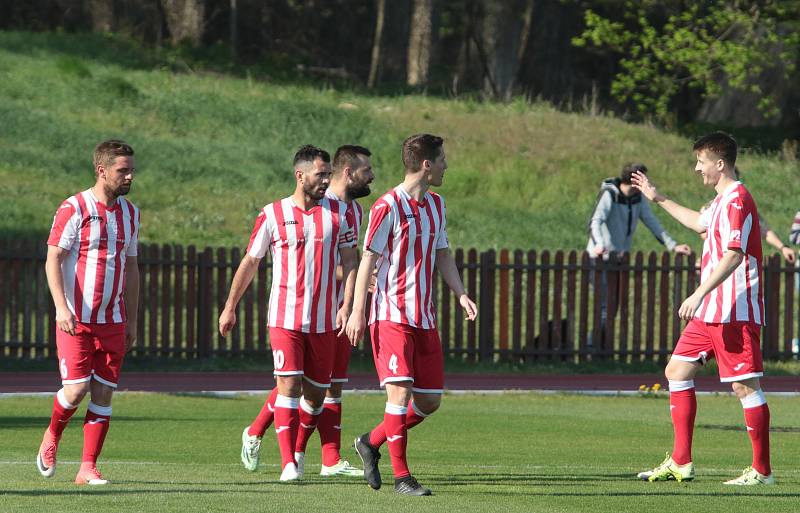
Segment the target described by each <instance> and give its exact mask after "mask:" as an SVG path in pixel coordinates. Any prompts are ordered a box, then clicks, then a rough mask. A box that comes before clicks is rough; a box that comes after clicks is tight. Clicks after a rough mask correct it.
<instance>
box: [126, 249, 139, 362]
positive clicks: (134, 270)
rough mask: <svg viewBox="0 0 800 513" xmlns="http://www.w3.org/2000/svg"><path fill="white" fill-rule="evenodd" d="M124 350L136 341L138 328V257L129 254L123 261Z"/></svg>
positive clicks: (127, 349)
mask: <svg viewBox="0 0 800 513" xmlns="http://www.w3.org/2000/svg"><path fill="white" fill-rule="evenodd" d="M125 315H126V317H127V319H126V321H127V324H126V326H125V352H126V353H127V352H128V351H130V350H131V348H132V347H133V345H134V344H135V343H136V335H137V333H136V332H137V330H138V328H139V322H138V321H139V258H138V257H135V256H129V257H128V259H127V260H126V261H125Z"/></svg>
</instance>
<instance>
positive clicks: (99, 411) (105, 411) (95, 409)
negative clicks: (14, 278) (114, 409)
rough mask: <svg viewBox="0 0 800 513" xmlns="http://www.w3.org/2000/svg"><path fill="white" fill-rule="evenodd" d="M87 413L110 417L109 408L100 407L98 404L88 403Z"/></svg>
mask: <svg viewBox="0 0 800 513" xmlns="http://www.w3.org/2000/svg"><path fill="white" fill-rule="evenodd" d="M89 411H90V412H92V413H94V414H95V415H103V416H104V417H110V416H111V406H100V405H99V404H94V403H93V402H92V401H89Z"/></svg>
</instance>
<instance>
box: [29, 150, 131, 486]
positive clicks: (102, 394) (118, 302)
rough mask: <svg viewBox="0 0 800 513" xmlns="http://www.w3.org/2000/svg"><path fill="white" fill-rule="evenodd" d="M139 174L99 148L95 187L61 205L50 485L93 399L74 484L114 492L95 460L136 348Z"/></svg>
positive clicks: (52, 253)
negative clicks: (63, 444) (63, 445)
mask: <svg viewBox="0 0 800 513" xmlns="http://www.w3.org/2000/svg"><path fill="white" fill-rule="evenodd" d="M134 172H135V167H134V158H133V148H131V147H130V146H129V145H128V144H126V143H125V142H123V141H117V140H109V141H105V142H102V143H100V144H98V145H97V146H96V147H95V149H94V173H95V184H94V185H93V186H92V187H91V188H90V189H87V190H85V191H83V192H80V193H78V194H76V195H74V196H71V197H70V198H68V199H67V200H66V201H64V203H62V204H61V206H60V207H59V209H58V210H57V211H56V214H55V218H54V220H53V226H52V228H51V229H50V237H49V238H48V239H47V245H48V248H47V262H46V264H45V272H46V274H47V283H48V285H49V287H50V293H51V294H52V296H53V303H54V304H55V309H56V329H57V331H56V347H57V350H58V368H59V371H60V372H61V384H62V388H61V389H60V390H59V391H58V393H57V394H56V397H55V401H54V402H53V412H52V415H51V418H50V426H49V427H48V428H47V430H46V431H45V433H44V439H43V440H42V445H41V446H40V447H39V453H38V454H37V456H36V466H37V468H38V469H39V472H40V473H41V474H42V475H43V476H44V477H52V476H53V474H55V471H56V453H57V451H58V443H59V440H61V434H62V433H63V432H64V428H66V427H67V423H68V422H69V420H70V417H72V415H73V414H74V413H75V411H76V410H77V408H78V405H79V404H80V403H81V401H82V400H83V398H84V396H86V394H87V393H89V394H90V397H91V399H90V400H89V408H88V409H87V410H86V417H85V418H84V421H83V456H82V458H81V467H80V470H79V471H78V475H77V476H76V477H75V483H76V484H89V485H105V484H108V481H107V480H106V479H104V478H103V476H102V475H101V474H100V472H99V471H98V470H97V458H98V456H99V455H100V451H101V449H102V448H103V442H104V441H105V438H106V434H107V433H108V428H109V424H110V422H111V396H112V395H113V393H114V389H115V388H116V387H117V382H118V381H119V372H120V368H121V366H122V359H123V357H124V356H125V353H126V352H127V351H128V350H129V349H130V348H131V346H132V345H133V343H134V342H135V341H136V319H137V309H138V305H139V267H138V264H137V258H136V256H137V243H138V238H139V209H138V208H136V207H135V206H134V205H133V203H131V202H130V201H128V200H127V199H125V198H123V196H125V195H126V194H128V192H130V190H131V183H132V181H133V177H134Z"/></svg>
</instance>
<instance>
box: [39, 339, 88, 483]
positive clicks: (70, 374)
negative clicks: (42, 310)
mask: <svg viewBox="0 0 800 513" xmlns="http://www.w3.org/2000/svg"><path fill="white" fill-rule="evenodd" d="M87 332H88V330H87V329H86V328H85V326H84V325H83V324H81V323H76V324H75V335H74V336H73V335H70V334H69V333H65V332H63V331H61V330H59V329H58V328H57V327H56V347H57V351H58V367H59V373H60V375H61V385H62V388H61V389H60V390H59V391H58V393H56V396H55V398H54V399H53V407H52V410H51V414H50V425H49V426H48V427H47V429H45V432H44V435H43V437H42V443H41V445H40V446H39V451H38V452H37V454H36V468H37V469H38V470H39V473H40V474H41V475H42V476H44V477H52V476H53V475H54V474H55V472H56V456H57V453H58V443H59V442H60V441H61V435H62V433H63V432H64V429H65V428H66V427H67V424H68V423H69V420H70V419H71V418H72V415H74V414H75V412H76V411H77V409H78V405H79V404H80V403H81V401H82V400H83V398H84V397H85V396H86V394H87V393H88V392H89V381H90V380H91V379H92V361H91V354H92V351H93V346H92V341H91V337H90V336H88V335H87Z"/></svg>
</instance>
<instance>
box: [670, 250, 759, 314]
mask: <svg viewBox="0 0 800 513" xmlns="http://www.w3.org/2000/svg"><path fill="white" fill-rule="evenodd" d="M742 260H744V253H742V250H740V249H728V250H726V251H725V253H724V254H723V255H722V259H721V260H720V261H719V265H718V266H717V268H716V269H714V272H712V273H711V275H709V277H708V279H706V281H704V282H702V283H701V284H700V286H699V287H697V290H695V291H694V293H693V294H692V295H691V296H689V297H688V298H687V299H686V301H684V302H683V304H682V305H681V307H680V308H679V309H678V317H680V318H681V319H685V320H687V321H688V320H690V319H691V318H692V317H694V314H695V312H696V311H697V309H698V308H700V304H701V303H702V302H703V298H705V297H706V295H707V294H708V293H709V292H711V291H712V290H714V289H715V288H717V287H719V285H720V284H721V283H722V282H723V281H725V280H726V279H727V278H728V276H730V275H731V273H733V271H735V270H736V268H737V267H739V264H741V263H742Z"/></svg>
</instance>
